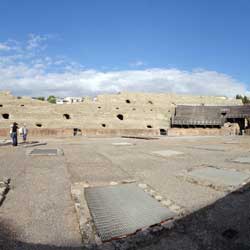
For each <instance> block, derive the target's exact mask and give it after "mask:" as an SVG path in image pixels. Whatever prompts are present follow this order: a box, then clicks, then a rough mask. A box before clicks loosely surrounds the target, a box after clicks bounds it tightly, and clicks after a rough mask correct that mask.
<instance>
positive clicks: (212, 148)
mask: <svg viewBox="0 0 250 250" xmlns="http://www.w3.org/2000/svg"><path fill="white" fill-rule="evenodd" d="M190 148H193V149H201V150H208V151H226V149H225V147H224V146H223V145H198V146H193V147H190Z"/></svg>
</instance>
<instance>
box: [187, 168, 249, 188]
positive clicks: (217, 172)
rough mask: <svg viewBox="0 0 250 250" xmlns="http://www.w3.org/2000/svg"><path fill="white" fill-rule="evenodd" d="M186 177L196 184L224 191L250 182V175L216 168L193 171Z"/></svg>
mask: <svg viewBox="0 0 250 250" xmlns="http://www.w3.org/2000/svg"><path fill="white" fill-rule="evenodd" d="M186 177H187V179H189V180H191V181H194V182H196V183H199V184H204V185H206V186H211V187H214V188H215V189H222V190H231V189H235V188H237V187H240V186H241V185H244V184H245V182H247V181H249V180H250V174H247V173H242V172H238V171H233V170H225V169H218V168H214V167H204V168H199V169H194V170H191V171H190V172H188V173H187V175H186Z"/></svg>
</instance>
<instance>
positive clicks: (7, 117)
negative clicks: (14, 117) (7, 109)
mask: <svg viewBox="0 0 250 250" xmlns="http://www.w3.org/2000/svg"><path fill="white" fill-rule="evenodd" d="M2 117H3V119H9V118H10V115H9V114H8V113H4V114H2Z"/></svg>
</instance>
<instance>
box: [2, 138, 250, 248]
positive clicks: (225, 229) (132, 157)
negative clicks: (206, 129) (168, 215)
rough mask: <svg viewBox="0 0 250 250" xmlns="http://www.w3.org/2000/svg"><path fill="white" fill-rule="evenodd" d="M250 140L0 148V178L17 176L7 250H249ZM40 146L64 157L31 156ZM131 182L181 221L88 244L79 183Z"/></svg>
mask: <svg viewBox="0 0 250 250" xmlns="http://www.w3.org/2000/svg"><path fill="white" fill-rule="evenodd" d="M249 138H250V137H248V136H241V137H240V136H238V137H235V136H233V137H198V136H197V137H161V138H159V139H157V140H143V139H131V138H118V137H117V138H88V137H84V136H81V137H74V138H58V139H53V138H48V139H44V138H43V139H40V140H39V138H29V140H33V139H34V140H38V141H39V142H45V143H47V144H46V145H40V146H34V147H25V145H24V144H20V145H19V146H18V147H12V146H11V145H1V144H0V179H1V178H3V177H5V176H6V177H9V178H11V183H10V190H9V192H8V193H7V195H6V199H5V200H4V202H3V204H2V206H1V207H0V247H1V249H5V250H8V249H18V250H22V249H25V250H26V249H37V250H45V249H53V250H54V249H55V250H64V249H65V250H66V249H75V250H78V249H79V250H80V249H85V247H88V249H91V248H93V249H94V248H96V249H103V250H105V249H107V250H108V249H114V250H115V249H145V250H146V249H147V250H149V249H159V250H160V249H173V250H175V249H176V250H177V249H178V250H184V249H203V250H205V249H223V250H224V249H225V250H229V249H242V250H243V249H246V250H247V249H248V250H249V249H250V202H249V200H250V188H249V186H248V181H249V180H250V159H249V154H250V152H249V151H250V140H249ZM34 148H39V149H42V148H45V149H57V151H55V150H54V151H53V152H58V154H56V155H55V154H52V155H46V154H45V155H39V154H38V155H32V153H31V151H32V150H33V149H34ZM44 152H49V151H48V150H45V151H44ZM237 159H241V161H237ZM242 159H243V162H242ZM207 168H209V172H208V171H206V169H207ZM197 170H199V172H198V174H197V172H196V171H197ZM217 170H223V171H225V173H226V174H223V173H224V172H221V171H219V172H217ZM217 173H218V174H217ZM210 174H211V175H210ZM211 176H212V177H211ZM124 181H128V182H130V181H131V182H135V183H138V184H140V185H146V186H148V187H150V188H151V189H152V190H155V192H156V193H157V194H158V196H160V197H161V198H160V199H161V200H164V201H165V202H166V203H168V204H169V206H170V209H172V210H175V212H177V213H178V212H179V217H178V219H176V221H175V222H174V223H173V226H172V227H171V229H168V228H162V229H161V230H155V231H153V232H151V233H150V234H147V233H143V232H141V233H140V234H139V236H138V235H136V236H135V235H133V236H130V237H127V238H125V239H122V240H117V241H112V242H107V243H100V242H99V243H98V244H97V245H96V246H93V245H92V246H85V245H84V244H83V242H82V235H81V233H80V230H79V218H78V216H77V213H76V210H75V202H74V200H73V199H72V194H71V187H72V185H74V184H75V183H85V184H87V185H89V186H105V185H110V184H114V183H122V182H124ZM231 183H232V184H231ZM232 191H234V192H232ZM83 199H84V197H83ZM154 232H155V233H154Z"/></svg>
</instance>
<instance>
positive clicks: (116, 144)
mask: <svg viewBox="0 0 250 250" xmlns="http://www.w3.org/2000/svg"><path fill="white" fill-rule="evenodd" d="M112 145H114V146H132V145H134V144H132V143H130V142H114V143H112Z"/></svg>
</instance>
